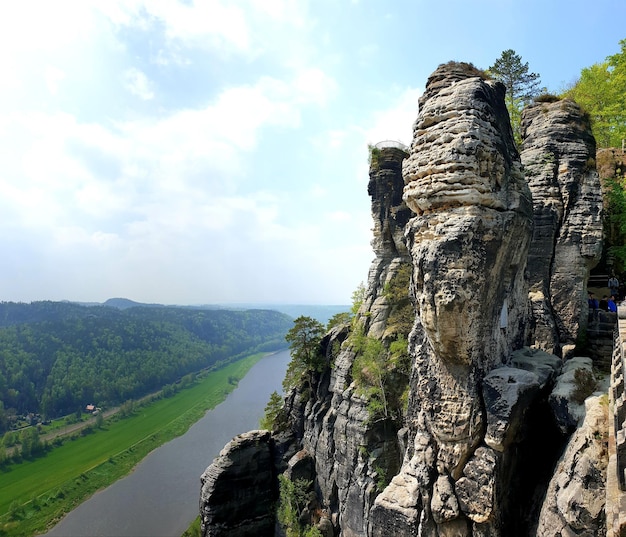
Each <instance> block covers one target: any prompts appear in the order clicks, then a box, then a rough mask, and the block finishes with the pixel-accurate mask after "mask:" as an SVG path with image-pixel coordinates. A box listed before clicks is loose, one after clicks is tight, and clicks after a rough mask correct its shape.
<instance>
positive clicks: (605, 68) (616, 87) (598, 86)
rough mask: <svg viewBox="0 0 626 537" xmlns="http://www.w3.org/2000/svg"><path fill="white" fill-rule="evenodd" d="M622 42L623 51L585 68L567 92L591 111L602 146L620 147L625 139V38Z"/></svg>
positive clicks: (593, 124) (594, 130) (566, 94)
mask: <svg viewBox="0 0 626 537" xmlns="http://www.w3.org/2000/svg"><path fill="white" fill-rule="evenodd" d="M619 44H620V47H621V51H620V52H618V53H617V54H614V55H612V56H609V57H608V58H607V59H606V60H605V61H604V62H601V63H597V64H594V65H592V66H591V67H586V68H584V69H583V70H582V71H581V73H580V78H579V79H578V81H577V82H576V83H575V84H574V85H573V86H572V87H571V88H569V89H568V90H566V91H565V92H564V96H565V97H568V98H570V99H573V100H574V101H576V102H577V103H578V104H579V105H580V106H581V107H583V108H584V110H586V111H587V112H588V113H589V116H590V119H591V126H592V130H593V135H594V137H595V139H596V142H597V143H598V145H599V146H600V147H621V144H622V140H623V139H626V39H623V40H622V41H620V42H619Z"/></svg>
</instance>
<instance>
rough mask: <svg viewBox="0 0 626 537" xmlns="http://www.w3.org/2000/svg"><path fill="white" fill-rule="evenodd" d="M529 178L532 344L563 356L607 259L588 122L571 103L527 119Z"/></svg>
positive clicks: (583, 320) (530, 110)
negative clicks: (595, 274)
mask: <svg viewBox="0 0 626 537" xmlns="http://www.w3.org/2000/svg"><path fill="white" fill-rule="evenodd" d="M521 127H522V138H523V140H524V141H523V150H522V154H521V158H522V163H523V164H524V169H525V175H526V178H527V180H528V184H529V186H530V189H531V192H532V195H533V214H534V222H535V226H534V232H533V240H532V243H531V247H530V253H529V256H528V272H529V280H530V282H529V283H530V298H531V304H532V311H533V318H534V330H533V331H532V334H531V342H530V343H531V344H532V345H534V346H537V347H539V348H542V349H545V350H546V351H548V352H551V353H555V354H558V355H559V356H560V355H561V354H562V348H563V347H564V346H565V353H564V354H565V355H566V356H567V353H568V351H571V350H573V346H574V344H575V342H576V339H577V337H578V336H579V333H580V330H581V329H584V328H585V327H586V325H587V287H586V284H587V280H588V279H589V271H590V270H591V269H592V268H593V267H594V266H595V265H596V264H597V262H598V261H599V260H600V256H601V253H602V195H601V190H600V182H599V179H598V174H597V172H596V169H595V152H596V144H595V140H594V138H593V135H592V134H591V125H590V124H589V119H588V117H587V116H586V115H585V114H584V113H583V112H582V110H581V109H580V107H579V106H578V105H577V104H576V103H574V102H573V101H570V100H567V99H565V100H562V101H556V102H539V103H535V104H533V105H531V106H529V107H527V108H526V109H525V110H524V112H523V114H522V125H521Z"/></svg>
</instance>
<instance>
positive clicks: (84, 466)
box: [0, 353, 264, 537]
mask: <svg viewBox="0 0 626 537" xmlns="http://www.w3.org/2000/svg"><path fill="white" fill-rule="evenodd" d="M263 356H264V354H262V353H261V354H255V355H252V356H249V357H247V358H244V359H242V360H239V361H237V362H235V363H232V364H229V365H227V366H226V367H224V368H222V369H219V370H217V371H214V372H211V373H209V374H208V375H207V376H206V377H205V378H202V379H200V380H199V381H197V382H196V384H194V385H193V386H191V387H190V388H186V389H184V390H182V391H180V392H178V393H177V394H176V395H174V396H172V397H170V398H167V399H160V400H157V401H155V402H153V403H150V404H149V405H147V406H143V407H140V408H139V409H137V410H136V412H135V413H134V415H132V416H130V417H128V418H125V419H122V420H119V421H113V422H110V423H109V422H107V423H106V424H105V426H104V428H103V429H102V430H96V432H94V433H93V434H90V435H87V436H85V437H80V438H77V439H76V440H72V441H67V442H66V443H65V444H63V445H62V446H60V447H58V448H55V449H54V450H52V451H51V452H49V453H48V454H47V455H45V456H44V457H41V458H38V459H35V460H32V461H24V462H22V463H20V464H13V465H10V466H8V467H7V468H5V469H4V470H0V536H11V537H12V536H28V535H33V534H35V533H41V532H44V531H45V530H46V528H49V527H50V526H51V525H53V524H54V523H55V522H56V521H58V520H59V519H60V518H61V517H62V516H63V515H64V514H65V513H67V512H69V511H71V510H72V509H73V508H74V507H76V505H78V504H79V503H81V502H82V501H84V500H85V499H87V497H89V496H90V495H91V494H93V493H94V492H96V491H97V490H99V489H101V488H103V487H106V486H107V485H109V484H111V483H113V482H114V481H116V480H117V479H119V478H120V477H122V476H124V475H126V474H128V472H130V471H131V470H132V468H134V467H135V466H136V464H137V463H138V462H139V461H140V460H141V459H142V458H143V457H145V456H146V455H147V454H148V453H149V452H150V451H152V450H153V449H155V448H156V447H158V446H160V445H161V444H163V443H165V442H167V441H169V440H171V439H172V438H175V437H177V436H180V435H181V434H183V433H184V432H185V431H187V429H188V428H189V427H190V426H191V425H192V424H193V423H195V422H196V421H198V419H200V418H201V417H202V416H203V415H204V413H205V412H206V410H208V409H210V408H213V407H215V406H216V405H217V404H219V403H220V402H221V401H223V400H224V399H225V398H226V395H228V393H230V392H231V391H232V390H233V389H234V388H235V386H236V384H235V383H233V382H232V381H233V379H237V380H240V379H242V378H243V377H244V376H245V374H246V373H247V372H248V370H249V369H250V368H251V367H252V366H253V365H254V364H255V363H256V362H257V361H258V360H260V359H261V358H262V357H263Z"/></svg>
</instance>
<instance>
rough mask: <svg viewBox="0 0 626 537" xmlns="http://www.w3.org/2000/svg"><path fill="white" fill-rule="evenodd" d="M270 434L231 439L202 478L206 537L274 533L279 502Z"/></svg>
mask: <svg viewBox="0 0 626 537" xmlns="http://www.w3.org/2000/svg"><path fill="white" fill-rule="evenodd" d="M271 446H272V442H271V437H270V433H269V431H250V432H248V433H245V434H242V435H239V436H237V437H235V438H234V439H233V440H231V441H230V442H229V443H228V444H226V446H225V447H224V449H222V451H221V452H220V454H219V456H218V457H216V458H215V460H214V461H213V463H212V464H211V466H209V467H208V468H207V469H206V471H205V472H204V473H203V474H202V477H201V478H200V482H201V491H200V517H201V533H202V535H203V537H222V536H223V537H227V536H229V537H261V536H264V535H266V536H270V535H273V533H274V519H275V517H274V513H273V507H274V503H275V502H276V499H277V483H276V475H274V471H273V461H272V458H273V455H272V447H271Z"/></svg>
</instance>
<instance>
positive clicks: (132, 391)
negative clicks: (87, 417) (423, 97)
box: [0, 299, 293, 432]
mask: <svg viewBox="0 0 626 537" xmlns="http://www.w3.org/2000/svg"><path fill="white" fill-rule="evenodd" d="M107 302H109V301H107ZM111 303H112V304H114V305H113V306H111V305H96V306H84V305H78V304H74V303H68V302H50V301H42V302H33V303H30V304H24V303H15V302H1V303H0V432H1V431H2V430H3V429H4V428H6V425H7V420H8V416H9V415H14V414H15V413H24V412H39V413H44V414H46V415H47V416H49V417H53V416H57V415H61V414H67V413H70V412H74V411H76V410H78V409H80V408H84V407H85V405H87V404H89V403H96V404H98V405H99V406H104V405H113V404H117V403H121V402H123V401H125V400H127V399H129V398H135V397H139V396H141V395H143V394H145V393H148V392H150V391H153V390H155V389H159V388H161V387H162V386H164V385H166V384H169V383H172V382H174V381H176V380H177V379H179V378H181V377H182V376H184V375H187V374H188V373H192V372H195V371H198V370H200V369H203V368H206V367H211V366H215V365H219V364H220V363H224V362H227V361H230V360H232V359H233V358H234V357H236V356H237V355H240V354H246V353H252V352H259V351H269V350H277V349H279V348H285V347H286V343H285V340H284V336H285V334H286V333H287V331H288V330H289V329H290V328H291V327H292V326H293V319H292V318H291V317H289V316H287V315H286V314H284V313H281V312H278V311H270V310H261V309H249V310H244V309H241V310H232V309H230V310H229V309H202V308H182V307H172V306H155V305H149V306H145V305H141V304H138V303H135V302H133V301H130V300H126V299H114V300H113V301H111ZM131 304H132V305H131Z"/></svg>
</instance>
